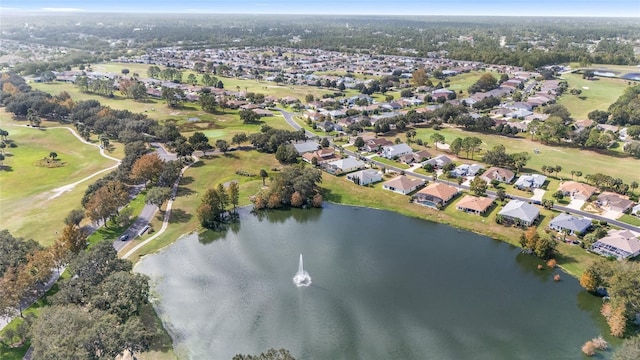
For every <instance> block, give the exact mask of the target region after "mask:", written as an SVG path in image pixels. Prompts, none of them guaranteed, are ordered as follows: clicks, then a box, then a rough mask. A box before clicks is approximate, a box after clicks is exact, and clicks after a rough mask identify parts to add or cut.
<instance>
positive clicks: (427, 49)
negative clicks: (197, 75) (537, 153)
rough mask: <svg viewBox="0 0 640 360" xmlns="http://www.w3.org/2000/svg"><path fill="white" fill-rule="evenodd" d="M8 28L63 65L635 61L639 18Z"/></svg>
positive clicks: (302, 19)
mask: <svg viewBox="0 0 640 360" xmlns="http://www.w3.org/2000/svg"><path fill="white" fill-rule="evenodd" d="M2 37H3V38H5V39H8V40H15V41H19V42H22V43H32V44H40V45H46V46H55V47H60V46H63V47H65V48H67V49H68V50H67V51H65V52H64V53H65V54H66V55H65V56H62V57H60V58H59V59H58V60H57V61H58V62H59V65H66V64H68V63H70V62H72V63H82V62H84V63H86V62H90V61H97V60H101V59H110V58H115V57H118V56H127V55H140V54H143V53H144V52H145V50H146V49H150V48H158V47H164V46H176V45H179V46H183V47H185V48H221V47H242V46H287V47H294V48H301V49H309V48H318V49H325V50H338V51H343V52H348V53H350V52H366V53H373V54H404V55H413V56H421V57H426V56H446V57H449V58H453V59H458V60H474V61H483V62H487V63H494V64H508V65H517V66H523V67H525V68H530V69H533V68H537V67H540V66H544V65H549V64H557V63H562V62H567V61H578V62H582V63H608V64H632V63H635V62H636V61H637V60H636V58H635V56H634V52H633V42H634V41H635V40H638V39H640V27H638V25H637V22H636V21H634V19H616V22H615V23H611V22H610V19H599V18H589V19H586V18H536V17H514V18H508V17H500V18H496V17H493V18H492V17H385V16H348V17H347V16H342V17H341V16H333V17H329V16H310V15H304V16H301V15H298V16H295V17H292V16H287V17H285V16H276V15H270V16H266V15H265V16H262V15H261V16H259V15H254V16H247V15H245V16H231V15H225V16H220V15H213V14H210V15H168V14H153V15H143V14H132V15H126V14H109V16H108V17H105V16H103V15H102V14H83V15H82V18H79V17H78V16H77V15H60V14H57V15H56V16H55V17H54V16H51V15H31V16H29V17H28V18H20V17H12V18H3V34H2ZM0 55H2V54H0ZM41 70H43V69H41ZM49 70H54V69H49Z"/></svg>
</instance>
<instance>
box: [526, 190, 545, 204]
mask: <svg viewBox="0 0 640 360" xmlns="http://www.w3.org/2000/svg"><path fill="white" fill-rule="evenodd" d="M545 192H546V191H544V190H542V189H533V196H532V197H530V198H529V199H531V200H533V201H537V202H542V197H543V196H544V193H545Z"/></svg>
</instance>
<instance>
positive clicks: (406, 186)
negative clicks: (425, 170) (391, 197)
mask: <svg viewBox="0 0 640 360" xmlns="http://www.w3.org/2000/svg"><path fill="white" fill-rule="evenodd" d="M424 183H425V181H424V180H422V179H415V178H410V177H407V176H406V175H400V176H397V177H395V178H393V179H391V180H389V181H387V182H385V183H384V184H383V185H382V188H383V189H385V190H390V191H393V192H397V193H399V194H403V195H407V194H409V193H410V192H412V191H414V190H416V189H417V188H419V187H421V186H422V185H424Z"/></svg>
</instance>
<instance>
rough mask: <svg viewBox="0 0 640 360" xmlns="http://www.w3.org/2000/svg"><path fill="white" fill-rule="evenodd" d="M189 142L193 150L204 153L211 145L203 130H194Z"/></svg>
mask: <svg viewBox="0 0 640 360" xmlns="http://www.w3.org/2000/svg"><path fill="white" fill-rule="evenodd" d="M189 143H190V144H191V145H192V146H193V148H194V149H195V150H199V151H202V152H203V153H204V154H205V155H206V152H207V150H211V149H212V148H213V147H212V146H211V144H209V138H208V137H207V135H205V134H204V133H203V132H200V131H196V132H194V133H193V135H191V136H190V137H189Z"/></svg>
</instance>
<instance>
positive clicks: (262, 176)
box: [260, 169, 269, 186]
mask: <svg viewBox="0 0 640 360" xmlns="http://www.w3.org/2000/svg"><path fill="white" fill-rule="evenodd" d="M260 177H261V178H262V186H265V183H264V179H266V178H267V177H269V174H267V170H265V169H260Z"/></svg>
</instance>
